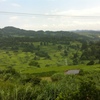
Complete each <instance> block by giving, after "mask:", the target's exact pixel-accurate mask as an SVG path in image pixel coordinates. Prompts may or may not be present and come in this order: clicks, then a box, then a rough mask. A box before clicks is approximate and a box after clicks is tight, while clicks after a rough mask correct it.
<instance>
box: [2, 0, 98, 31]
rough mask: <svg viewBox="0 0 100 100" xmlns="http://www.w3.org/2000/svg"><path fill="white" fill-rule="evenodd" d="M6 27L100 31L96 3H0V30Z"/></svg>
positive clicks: (49, 0) (31, 0) (32, 0)
mask: <svg viewBox="0 0 100 100" xmlns="http://www.w3.org/2000/svg"><path fill="white" fill-rule="evenodd" d="M4 12H14V13H8V14H7V13H4ZM19 13H26V14H19ZM6 26H14V27H18V28H21V29H26V30H53V31H59V30H64V31H67V30H100V0H0V28H3V27H6Z"/></svg>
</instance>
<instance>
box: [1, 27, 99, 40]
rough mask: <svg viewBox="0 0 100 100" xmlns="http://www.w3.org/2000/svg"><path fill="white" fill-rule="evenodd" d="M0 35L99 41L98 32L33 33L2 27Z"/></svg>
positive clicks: (41, 31) (40, 31) (31, 31)
mask: <svg viewBox="0 0 100 100" xmlns="http://www.w3.org/2000/svg"><path fill="white" fill-rule="evenodd" d="M0 34H1V36H3V37H8V36H11V37H26V36H27V37H39V38H40V37H48V36H54V37H58V38H61V37H68V38H72V39H85V40H86V39H88V40H100V31H88V30H82V31H81V30H78V31H73V32H72V31H43V30H39V31H33V30H24V29H20V28H16V27H11V26H8V27H4V28H2V29H0Z"/></svg>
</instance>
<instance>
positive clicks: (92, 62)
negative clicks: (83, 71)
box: [87, 60, 95, 65]
mask: <svg viewBox="0 0 100 100" xmlns="http://www.w3.org/2000/svg"><path fill="white" fill-rule="evenodd" d="M94 64H95V62H94V61H93V60H91V61H89V62H88V63H87V65H94Z"/></svg>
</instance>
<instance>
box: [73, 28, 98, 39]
mask: <svg viewBox="0 0 100 100" xmlns="http://www.w3.org/2000/svg"><path fill="white" fill-rule="evenodd" d="M74 32H75V33H78V34H80V35H84V36H87V37H91V38H93V39H97V40H100V31H94V30H77V31H74Z"/></svg>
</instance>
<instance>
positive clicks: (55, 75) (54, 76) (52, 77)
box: [51, 73, 65, 81]
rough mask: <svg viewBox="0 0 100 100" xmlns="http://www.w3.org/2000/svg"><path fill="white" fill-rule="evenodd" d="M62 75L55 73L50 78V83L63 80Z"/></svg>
mask: <svg viewBox="0 0 100 100" xmlns="http://www.w3.org/2000/svg"><path fill="white" fill-rule="evenodd" d="M64 76H65V75H64V74H63V73H55V74H54V75H52V76H51V79H52V81H59V80H61V79H63V78H64Z"/></svg>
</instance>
